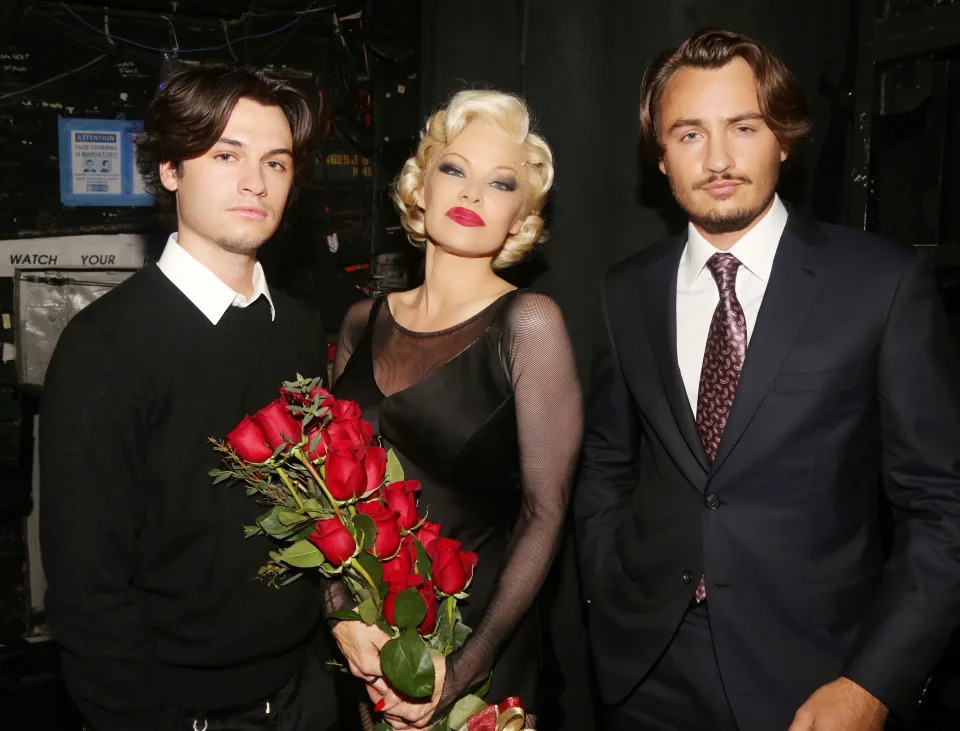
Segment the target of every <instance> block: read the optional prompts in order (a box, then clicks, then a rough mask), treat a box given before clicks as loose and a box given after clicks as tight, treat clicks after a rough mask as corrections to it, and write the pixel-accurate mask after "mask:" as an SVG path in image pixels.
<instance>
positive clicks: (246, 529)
mask: <svg viewBox="0 0 960 731" xmlns="http://www.w3.org/2000/svg"><path fill="white" fill-rule="evenodd" d="M261 533H263V531H262V530H260V526H258V525H245V526H243V537H244V538H250V537H252V536H258V535H260V534H261Z"/></svg>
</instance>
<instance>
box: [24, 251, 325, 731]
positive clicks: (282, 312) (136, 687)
mask: <svg viewBox="0 0 960 731" xmlns="http://www.w3.org/2000/svg"><path fill="white" fill-rule="evenodd" d="M274 304H275V307H276V320H275V321H273V322H271V320H270V311H269V306H268V304H267V302H266V300H265V299H264V298H263V297H261V298H260V299H259V300H258V301H257V302H254V303H253V304H251V305H250V306H249V307H247V308H242V309H241V308H237V307H230V308H229V309H228V310H227V312H226V313H225V314H224V316H223V318H222V319H221V320H220V322H219V323H218V324H217V325H213V324H212V323H211V322H210V321H209V320H208V319H207V318H206V317H205V316H204V315H203V314H202V313H201V312H200V311H199V310H198V309H197V308H196V307H195V306H194V305H193V304H192V303H191V302H190V301H189V300H188V299H187V298H186V297H185V296H184V295H183V294H182V293H181V292H180V290H179V289H177V288H176V287H175V286H174V285H173V284H172V283H171V282H170V281H169V280H168V279H167V278H166V276H165V275H164V274H163V273H162V272H160V270H159V269H157V267H156V266H150V267H147V268H146V269H144V270H142V271H140V272H138V273H137V274H135V275H134V276H133V277H131V278H130V279H129V280H127V281H126V282H125V283H123V284H121V285H120V286H118V287H117V288H116V289H115V290H113V291H111V292H109V293H108V294H106V295H105V296H104V297H102V298H101V299H99V300H97V301H96V302H94V303H93V304H91V305H90V306H89V307H87V308H86V309H84V310H83V311H82V312H80V313H79V314H78V315H77V316H76V317H75V318H74V319H73V320H72V321H71V322H70V323H69V325H68V326H67V327H66V329H65V330H64V332H63V335H62V336H61V338H60V341H59V343H58V345H57V348H56V351H55V353H54V356H53V359H52V361H51V363H50V367H49V370H48V372H47V376H46V382H45V384H44V394H43V403H42V407H41V417H40V421H41V432H40V454H41V480H42V484H41V516H42V517H41V543H42V550H43V561H44V567H45V570H46V573H47V579H48V582H49V590H48V592H47V597H46V608H47V615H48V619H49V622H50V626H51V629H52V630H53V633H54V635H55V636H56V638H57V639H58V640H59V641H60V643H61V644H62V646H63V649H64V653H63V654H64V662H63V670H64V676H65V680H66V683H67V686H68V688H69V689H70V691H71V694H72V695H73V696H74V698H75V700H76V701H77V703H78V705H79V707H80V709H81V711H82V712H83V713H84V715H85V716H87V718H88V720H89V721H90V722H91V723H92V724H93V725H94V726H95V728H96V729H97V731H121V729H122V730H123V731H130V730H131V729H136V730H137V731H142V730H146V729H161V728H164V729H165V728H168V727H169V724H170V717H171V716H170V714H171V712H172V710H173V709H182V710H194V709H196V710H199V709H213V708H223V707H229V706H235V705H242V704H247V703H253V702H255V701H257V700H259V699H261V698H263V697H265V696H267V695H269V694H270V693H271V692H273V691H274V690H276V689H277V688H279V687H280V686H281V685H283V683H284V682H285V681H286V680H287V679H288V678H289V677H291V676H292V675H293V673H294V672H295V671H296V670H297V668H298V667H299V663H300V662H301V661H302V653H303V648H304V645H305V643H306V642H307V641H308V638H309V637H310V635H311V633H312V631H313V629H314V627H315V625H316V624H317V621H318V618H319V617H320V615H321V602H322V597H321V591H320V588H319V583H318V582H316V581H314V580H312V579H307V578H306V577H305V578H304V579H301V580H300V581H297V582H295V583H293V584H290V585H288V586H286V587H283V588H282V589H279V590H278V589H274V588H271V587H270V586H268V585H267V584H265V583H263V582H261V581H259V580H257V579H256V576H257V569H258V567H259V566H261V565H262V564H263V563H265V561H266V559H267V552H268V550H269V549H270V547H271V546H270V544H269V542H268V540H267V539H265V538H263V537H256V538H252V539H248V540H244V537H243V530H242V526H243V525H245V524H248V525H249V524H251V523H252V522H253V520H254V519H255V518H256V517H257V516H258V515H259V514H261V513H262V512H264V510H265V508H264V506H263V505H260V504H258V503H257V501H256V500H255V499H254V498H252V497H248V496H247V495H246V494H245V492H244V489H243V487H242V486H238V485H227V484H220V485H216V486H214V485H213V484H212V480H211V478H210V477H209V476H208V474H207V473H208V471H209V470H210V469H212V468H214V467H216V466H217V465H218V464H219V457H218V455H217V454H216V453H215V452H214V450H213V449H212V447H211V445H210V444H209V443H208V442H207V437H210V436H217V437H222V436H224V435H225V434H226V433H227V432H228V431H230V430H231V429H232V428H233V427H234V426H236V425H237V424H238V423H239V422H240V420H241V419H242V418H243V416H244V414H252V413H254V412H255V411H256V410H258V409H259V408H261V407H263V406H265V405H266V404H267V403H268V402H269V401H271V400H272V399H274V398H276V396H277V390H278V388H279V386H280V382H281V381H282V380H284V379H291V378H293V377H294V375H295V374H296V373H297V372H299V373H302V374H303V375H306V376H314V375H318V374H325V357H324V356H325V348H324V347H323V346H324V343H323V331H322V329H321V327H320V323H319V321H318V319H317V318H316V317H315V316H313V315H311V313H309V312H308V311H307V310H306V309H305V308H302V307H301V306H300V305H298V304H296V303H295V302H294V301H293V300H291V299H289V298H287V297H284V296H282V295H281V294H280V293H276V294H275V295H274Z"/></svg>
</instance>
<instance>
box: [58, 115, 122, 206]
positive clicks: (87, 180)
mask: <svg viewBox="0 0 960 731" xmlns="http://www.w3.org/2000/svg"><path fill="white" fill-rule="evenodd" d="M121 135H122V133H121V132H120V131H119V130H101V131H98V130H77V129H73V130H70V155H71V157H72V158H73V188H72V192H73V193H74V194H77V193H81V194H84V195H120V194H121V193H122V192H123V185H122V182H121V177H120V173H121V170H120V145H121V143H122V141H123V140H122V136H121Z"/></svg>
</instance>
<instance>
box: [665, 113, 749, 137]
mask: <svg viewBox="0 0 960 731" xmlns="http://www.w3.org/2000/svg"><path fill="white" fill-rule="evenodd" d="M756 119H760V120H762V119H763V115H762V114H760V112H743V113H742V114H737V115H734V116H733V117H727V118H726V119H725V120H724V121H725V122H726V123H727V124H728V125H731V124H738V123H739V122H747V121H749V120H756ZM705 126H706V125H705V124H704V122H703V120H702V119H696V118H692V117H684V118H683V119H678V120H677V121H676V122H674V123H673V124H671V125H670V129H668V130H667V132H668V133H669V132H673V131H674V130H676V129H679V128H680V127H705Z"/></svg>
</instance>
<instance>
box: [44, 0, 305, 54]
mask: <svg viewBox="0 0 960 731" xmlns="http://www.w3.org/2000/svg"><path fill="white" fill-rule="evenodd" d="M315 4H316V0H314V1H313V2H311V3H310V6H309V7H308V8H307V10H309V9H311V8H312V7H313V5H315ZM60 5H61V6H62V7H63V8H64V10H66V11H67V12H68V13H70V14H71V15H72V16H73V17H74V18H76V19H77V20H78V21H80V22H81V23H82V24H83V25H84V26H86V27H87V28H88V29H89V30H92V31H93V32H94V33H97V34H98V35H101V36H102V35H106V34H105V33H104V32H103V31H102V30H101V29H100V28H97V27H96V26H95V25H93V24H91V23H89V22H87V20H86V19H85V18H83V16H81V15H79V14H78V13H77V12H76V11H75V10H74V9H73V8H71V7H70V6H69V5H67V4H66V3H65V2H61V3H60ZM301 12H304V11H301ZM304 17H306V16H304V15H298V16H297V17H296V18H294V19H293V20H291V21H290V22H289V23H284V24H283V25H281V26H280V27H279V28H274V29H273V30H269V31H266V32H264V33H254V34H251V35H247V36H243V37H242V38H234V39H233V40H232V41H228V42H226V43H221V44H220V45H219V46H204V47H201V48H181V49H179V50H178V51H177V53H178V54H185V53H208V52H211V51H222V50H223V49H224V48H230V46H231V44H233V43H239V42H240V41H248V40H254V39H256V38H269V37H270V36H275V35H277V34H279V33H282V32H283V31H285V30H287V29H288V28H292V27H293V26H295V25H297V24H298V23H300V22H301V21H302V20H303V19H304ZM110 38H112V39H113V40H115V41H122V42H123V43H129V44H130V45H132V46H136V47H137V48H144V49H146V50H148V51H156V52H157V53H165V52H166V53H169V52H170V51H172V50H173V49H171V48H158V47H157V46H148V45H146V44H145V43H140V42H139V41H135V40H133V39H132V38H125V37H123V36H118V35H117V34H115V33H112V34H110Z"/></svg>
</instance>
